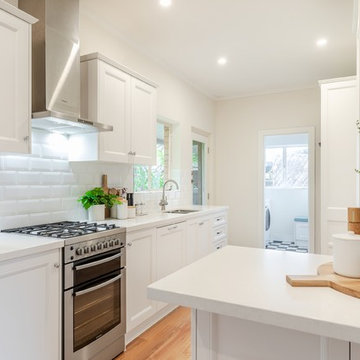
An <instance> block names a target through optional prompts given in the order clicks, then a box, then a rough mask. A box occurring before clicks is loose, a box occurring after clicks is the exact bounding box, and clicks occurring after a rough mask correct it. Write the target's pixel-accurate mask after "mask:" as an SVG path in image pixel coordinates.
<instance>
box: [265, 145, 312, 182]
mask: <svg viewBox="0 0 360 360" xmlns="http://www.w3.org/2000/svg"><path fill="white" fill-rule="evenodd" d="M308 163H309V154H308V147H307V146H278V147H268V148H266V149H265V186H266V187H286V188H307V187H308V182H309V179H308Z"/></svg>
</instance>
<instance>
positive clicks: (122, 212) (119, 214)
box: [116, 202, 128, 220]
mask: <svg viewBox="0 0 360 360" xmlns="http://www.w3.org/2000/svg"><path fill="white" fill-rule="evenodd" d="M127 217H128V206H127V203H126V202H123V203H122V204H118V205H116V218H117V219H119V220H125V219H127Z"/></svg>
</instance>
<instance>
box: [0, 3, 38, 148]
mask: <svg viewBox="0 0 360 360" xmlns="http://www.w3.org/2000/svg"><path fill="white" fill-rule="evenodd" d="M0 46H1V56H0V79H1V80H0V111H1V113H0V152H17V153H30V126H31V125H30V121H31V100H30V96H31V89H30V84H31V80H30V78H31V60H30V57H31V25H30V24H28V23H27V22H25V21H23V20H21V19H19V18H17V17H15V16H13V15H11V14H9V13H7V12H5V11H3V10H0Z"/></svg>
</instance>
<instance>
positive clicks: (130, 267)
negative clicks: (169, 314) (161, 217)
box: [126, 229, 156, 332]
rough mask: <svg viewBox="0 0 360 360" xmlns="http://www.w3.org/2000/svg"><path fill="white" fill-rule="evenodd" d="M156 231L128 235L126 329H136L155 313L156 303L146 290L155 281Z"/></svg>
mask: <svg viewBox="0 0 360 360" xmlns="http://www.w3.org/2000/svg"><path fill="white" fill-rule="evenodd" d="M155 237H156V230H155V229H151V230H146V231H141V232H136V233H135V234H131V233H130V234H128V235H127V239H126V241H127V249H126V281H127V286H126V289H127V290H126V291H127V292H126V314H127V315H126V328H127V332H129V331H131V330H132V329H134V328H135V327H136V326H138V325H139V324H141V323H142V322H143V321H145V320H146V319H148V318H149V317H150V316H151V315H153V314H154V313H155V306H154V302H153V301H152V300H150V299H148V297H147V294H146V288H147V286H148V285H150V284H151V283H152V282H153V281H154V280H155V276H154V270H155V269H154V259H155V254H154V245H155Z"/></svg>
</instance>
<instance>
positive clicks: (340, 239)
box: [333, 233, 360, 278]
mask: <svg viewBox="0 0 360 360" xmlns="http://www.w3.org/2000/svg"><path fill="white" fill-rule="evenodd" d="M333 239H334V241H333V255H334V264H333V267H334V271H335V272H336V273H337V274H339V275H342V276H347V277H352V278H360V235H354V234H352V233H348V234H335V235H333Z"/></svg>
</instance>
